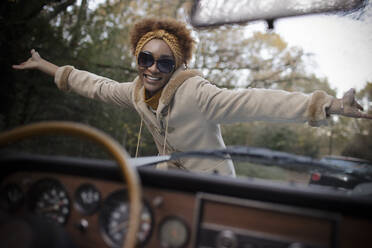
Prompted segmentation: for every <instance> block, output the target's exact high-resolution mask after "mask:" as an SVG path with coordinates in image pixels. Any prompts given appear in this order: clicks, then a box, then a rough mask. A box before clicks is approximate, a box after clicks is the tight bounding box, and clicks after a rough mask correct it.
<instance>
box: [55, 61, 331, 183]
mask: <svg viewBox="0 0 372 248" xmlns="http://www.w3.org/2000/svg"><path fill="white" fill-rule="evenodd" d="M55 82H56V84H57V86H58V87H59V88H60V89H61V90H65V91H73V92H76V93H78V94H80V95H83V96H86V97H89V98H93V99H98V100H101V101H104V102H108V103H113V104H116V105H118V106H120V107H125V108H132V109H133V108H134V109H135V110H136V111H137V112H138V113H139V114H140V116H141V118H142V120H143V122H144V123H145V125H146V126H147V128H148V129H149V131H150V132H151V134H152V136H153V138H154V141H155V143H156V145H157V148H158V150H159V153H163V147H165V154H169V153H172V152H176V151H190V150H199V149H221V148H224V147H225V144H224V141H223V139H222V136H221V130H220V124H225V123H234V122H248V121H274V122H308V123H309V124H310V125H311V126H319V125H321V124H324V123H325V121H326V118H327V115H326V108H327V107H329V106H330V104H331V102H332V99H333V97H332V96H330V95H327V94H326V93H325V92H323V91H315V92H314V93H312V94H310V95H306V94H303V93H289V92H286V91H281V90H268V89H242V90H227V89H220V88H218V87H216V86H214V85H213V84H211V83H209V82H208V81H207V80H206V79H204V78H203V77H202V76H201V75H200V73H199V72H198V71H195V70H186V71H185V70H182V69H179V70H177V71H176V72H175V73H174V74H173V76H172V78H171V79H170V80H169V82H168V84H167V85H166V86H165V88H164V89H163V92H162V95H161V98H160V101H159V106H158V109H157V110H156V111H152V110H151V109H149V107H148V105H147V104H146V103H145V102H144V87H143V84H142V82H141V81H140V80H139V79H138V77H137V78H136V79H135V80H134V81H133V82H129V83H118V82H116V81H113V80H110V79H107V78H104V77H100V76H97V75H95V74H92V73H89V72H86V71H81V70H77V69H74V68H73V67H71V66H64V67H60V68H59V69H58V70H57V73H56V76H55ZM164 144H165V146H164ZM175 164H176V166H178V167H181V168H185V169H187V170H190V171H195V172H205V173H213V172H218V173H219V174H223V175H232V176H234V175H235V170H234V167H233V164H232V162H231V161H230V160H216V161H213V162H212V161H211V160H209V159H185V160H181V161H178V162H176V163H175Z"/></svg>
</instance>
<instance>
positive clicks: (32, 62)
mask: <svg viewBox="0 0 372 248" xmlns="http://www.w3.org/2000/svg"><path fill="white" fill-rule="evenodd" d="M41 60H42V59H41V57H40V55H39V53H38V52H36V51H35V49H32V50H31V58H29V59H28V60H27V61H25V62H23V63H21V64H19V65H13V68H14V69H16V70H26V69H38V66H39V64H40V63H41Z"/></svg>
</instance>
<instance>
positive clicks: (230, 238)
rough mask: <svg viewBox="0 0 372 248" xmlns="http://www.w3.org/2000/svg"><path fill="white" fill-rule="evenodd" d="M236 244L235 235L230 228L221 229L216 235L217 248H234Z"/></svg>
mask: <svg viewBox="0 0 372 248" xmlns="http://www.w3.org/2000/svg"><path fill="white" fill-rule="evenodd" d="M237 244H238V241H237V239H236V236H235V234H234V233H233V232H232V231H230V230H224V231H221V232H220V233H219V234H218V236H217V248H235V247H237Z"/></svg>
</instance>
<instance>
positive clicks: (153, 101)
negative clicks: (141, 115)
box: [144, 89, 163, 110]
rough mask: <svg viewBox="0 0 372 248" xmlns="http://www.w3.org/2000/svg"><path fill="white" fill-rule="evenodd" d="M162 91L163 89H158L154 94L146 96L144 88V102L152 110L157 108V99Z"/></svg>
mask: <svg viewBox="0 0 372 248" xmlns="http://www.w3.org/2000/svg"><path fill="white" fill-rule="evenodd" d="M162 91H163V89H161V90H159V91H158V92H156V94H155V95H153V96H152V97H150V98H148V96H147V94H146V90H145V92H144V94H145V103H146V104H147V105H149V106H150V107H151V108H152V109H153V110H157V108H158V105H159V99H160V96H161V92H162Z"/></svg>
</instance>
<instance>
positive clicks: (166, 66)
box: [157, 59, 174, 73]
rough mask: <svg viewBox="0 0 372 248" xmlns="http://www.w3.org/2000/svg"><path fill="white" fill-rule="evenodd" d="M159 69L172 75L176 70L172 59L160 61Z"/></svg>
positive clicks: (158, 63) (158, 62)
mask: <svg viewBox="0 0 372 248" xmlns="http://www.w3.org/2000/svg"><path fill="white" fill-rule="evenodd" d="M157 67H158V69H159V71H161V72H163V73H170V72H171V71H172V70H173V68H174V61H173V60H170V59H159V60H158V61H157Z"/></svg>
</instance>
